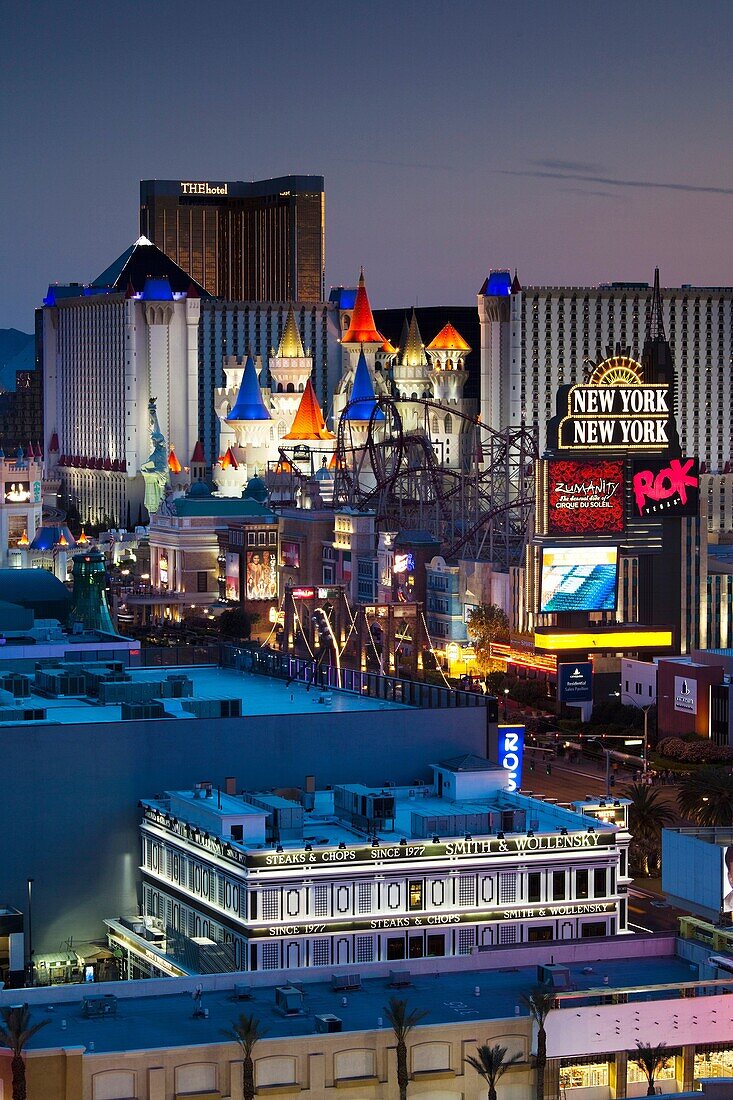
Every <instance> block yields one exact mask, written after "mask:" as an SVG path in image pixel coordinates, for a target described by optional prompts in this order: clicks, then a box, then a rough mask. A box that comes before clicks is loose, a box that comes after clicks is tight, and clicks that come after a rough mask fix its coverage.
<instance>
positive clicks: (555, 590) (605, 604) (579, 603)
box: [540, 546, 618, 612]
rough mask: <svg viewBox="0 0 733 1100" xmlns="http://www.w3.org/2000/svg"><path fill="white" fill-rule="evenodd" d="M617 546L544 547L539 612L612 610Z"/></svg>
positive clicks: (614, 602)
mask: <svg viewBox="0 0 733 1100" xmlns="http://www.w3.org/2000/svg"><path fill="white" fill-rule="evenodd" d="M617 570H618V547H616V546H543V547H542V590H541V594H540V611H544V612H560V611H613V610H614V609H615V607H616V576H617Z"/></svg>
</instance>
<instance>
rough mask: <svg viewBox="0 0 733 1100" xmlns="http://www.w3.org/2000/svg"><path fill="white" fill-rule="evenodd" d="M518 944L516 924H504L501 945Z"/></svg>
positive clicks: (500, 937) (500, 934) (500, 938)
mask: <svg viewBox="0 0 733 1100" xmlns="http://www.w3.org/2000/svg"><path fill="white" fill-rule="evenodd" d="M516 942H517V926H516V924H502V926H501V928H500V929H499V943H516Z"/></svg>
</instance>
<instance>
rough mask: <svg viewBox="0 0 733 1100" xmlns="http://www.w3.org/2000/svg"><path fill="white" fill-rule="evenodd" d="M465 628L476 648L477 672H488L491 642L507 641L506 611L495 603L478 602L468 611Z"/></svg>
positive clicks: (507, 623)
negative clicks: (476, 605)
mask: <svg viewBox="0 0 733 1100" xmlns="http://www.w3.org/2000/svg"><path fill="white" fill-rule="evenodd" d="M467 629H468V636H469V638H470V639H471V641H472V642H473V647H474V649H475V650H476V667H477V668H478V670H479V672H484V673H485V672H489V671H490V670H491V661H492V658H491V644H492V642H508V641H509V620H508V618H507V617H506V612H504V611H502V609H501V608H500V607H498V606H497V605H496V604H495V603H480V604H479V605H478V607H474V608H473V610H472V611H471V612H469V616H468V627H467Z"/></svg>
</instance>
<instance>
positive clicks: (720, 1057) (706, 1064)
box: [694, 1046, 733, 1077]
mask: <svg viewBox="0 0 733 1100" xmlns="http://www.w3.org/2000/svg"><path fill="white" fill-rule="evenodd" d="M694 1076H695V1077H733V1048H731V1047H727V1046H726V1047H715V1046H708V1047H698V1048H697V1050H696V1051H695V1070H694Z"/></svg>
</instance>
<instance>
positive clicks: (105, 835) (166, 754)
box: [0, 685, 486, 951]
mask: <svg viewBox="0 0 733 1100" xmlns="http://www.w3.org/2000/svg"><path fill="white" fill-rule="evenodd" d="M285 692H286V688H285V686H284V685H283V701H284V703H285V700H286V699H287V695H286V694H285ZM316 709H318V708H316V706H315V698H314V711H315V710H316ZM0 742H1V744H2V758H3V767H4V773H5V775H6V776H12V777H13V780H12V783H7V784H5V791H4V796H3V799H2V803H1V808H0V829H1V830H2V836H3V851H4V854H3V860H2V870H1V871H0V896H2V898H3V900H4V901H6V902H7V903H8V904H11V905H15V906H16V907H18V908H21V909H22V908H23V906H24V904H25V898H26V880H27V879H28V878H29V877H30V878H34V879H35V887H34V895H33V933H34V935H33V941H34V949H35V950H36V951H43V950H52V949H54V948H57V947H58V945H59V943H60V942H63V941H64V940H65V939H67V938H68V937H69V936H70V935H72V934H73V936H74V938H75V939H92V938H97V937H99V936H100V935H101V934H102V932H103V929H102V925H101V922H102V920H103V918H104V917H108V916H116V915H118V914H123V915H125V914H130V913H133V912H137V909H138V898H137V890H138V880H139V872H138V867H139V863H140V853H139V841H138V825H139V811H138V805H137V804H138V800H139V799H140V798H142V797H145V796H152V795H155V794H157V793H159V792H162V791H164V790H166V789H169V790H170V789H185V788H189V787H191V786H192V784H194V783H196V782H198V781H201V780H203V779H209V780H212V781H213V782H214V783H217V782H219V783H221V785H222V786H223V784H224V778H225V776H236V777H237V785H238V789H241V788H248V789H250V790H257V789H260V790H263V789H267V788H269V787H271V786H272V785H273V784H277V785H278V786H284V787H286V786H294V787H297V786H301V785H302V784H303V781H304V778H305V776H306V775H309V774H315V775H316V778H317V782H318V784H319V785H327V784H333V783H344V782H354V781H358V782H362V783H366V784H369V785H379V784H382V783H384V782H385V781H386V780H388V779H389V780H393V781H395V782H397V783H403V784H404V783H408V784H409V783H411V782H413V781H414V780H415V779H416V778H418V777H421V778H423V777H424V778H426V779H427V778H429V777H430V768H429V765H430V764H432V763H437V762H439V761H440V760H442V759H444V758H445V757H450V756H455V755H456V754H458V753H462V752H467V753H476V754H478V755H483V754H484V753H485V751H486V711H485V710H484V708H476V709H475V710H474V709H473V708H469V709H460V710H432V711H431V710H413V709H410V708H405V709H401V710H399V711H397V710H392V709H383V710H382V709H378V705H377V708H375V710H374V711H349V712H346V713H332V712H329V714H328V721H327V722H324V720H323V715H322V713H321V714H318V713H314V714H298V715H297V716H294V717H291V716H289V715H262V716H255V717H245V718H231V719H222V720H220V721H217V722H215V723H212V722H205V721H202V720H198V719H191V720H188V719H168V720H149V721H141V722H119V723H115V724H114V725H108V726H97V725H94V724H87V725H64V726H31V727H27V728H19V727H5V728H3V730H2V731H1V732H0ZM273 760H277V761H279V764H278V767H277V769H276V772H273V767H272V761H273Z"/></svg>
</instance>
